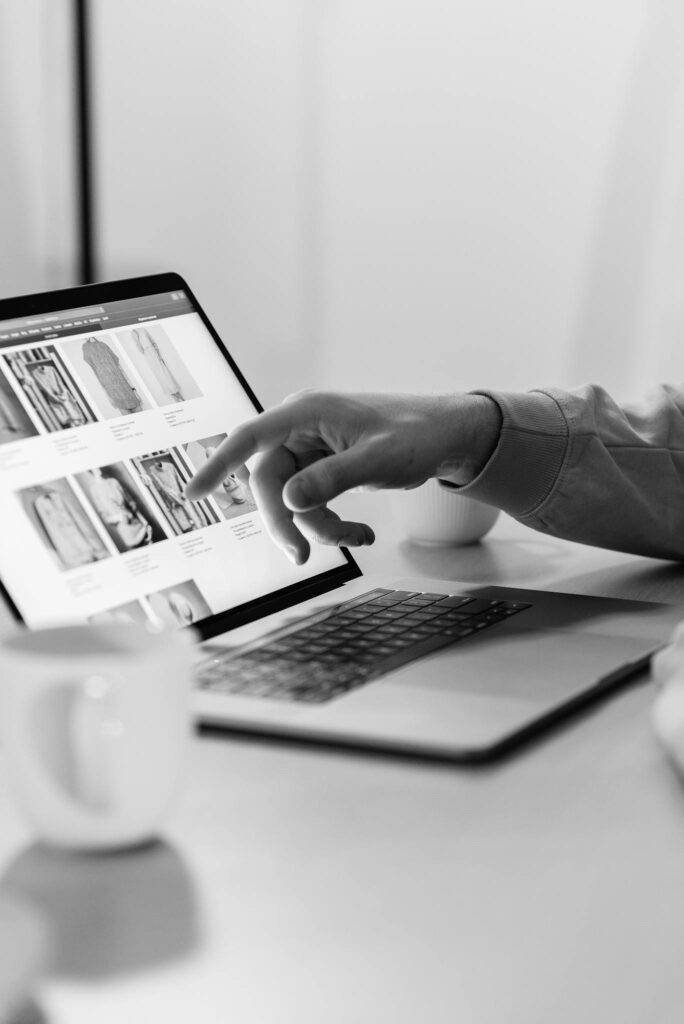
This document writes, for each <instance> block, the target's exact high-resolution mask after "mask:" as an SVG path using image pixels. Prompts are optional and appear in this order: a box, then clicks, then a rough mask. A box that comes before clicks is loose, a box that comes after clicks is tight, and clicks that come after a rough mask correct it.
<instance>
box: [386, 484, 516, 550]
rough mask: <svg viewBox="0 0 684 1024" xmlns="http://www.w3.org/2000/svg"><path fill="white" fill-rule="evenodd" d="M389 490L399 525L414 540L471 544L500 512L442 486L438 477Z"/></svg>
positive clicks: (426, 542)
mask: <svg viewBox="0 0 684 1024" xmlns="http://www.w3.org/2000/svg"><path fill="white" fill-rule="evenodd" d="M389 494H390V506H391V509H392V514H393V516H394V519H395V520H396V522H397V524H398V525H399V528H400V529H401V531H402V533H404V534H405V535H406V536H407V537H408V538H409V540H412V541H415V542H416V543H417V544H433V545H448V544H453V545H458V544H472V543H473V542H474V541H476V540H480V538H481V537H484V535H485V534H486V533H488V532H489V531H490V530H491V528H492V526H493V525H494V523H495V522H496V519H497V517H498V515H499V510H498V509H497V508H493V507H492V506H491V505H483V504H482V502H480V501H475V500H474V499H473V498H467V497H466V496H465V495H462V494H459V492H458V491H454V490H451V489H450V488H447V487H442V486H441V485H440V484H439V483H438V481H437V480H428V481H427V483H424V484H423V485H422V486H421V487H414V488H410V489H409V490H406V491H391V492H389Z"/></svg>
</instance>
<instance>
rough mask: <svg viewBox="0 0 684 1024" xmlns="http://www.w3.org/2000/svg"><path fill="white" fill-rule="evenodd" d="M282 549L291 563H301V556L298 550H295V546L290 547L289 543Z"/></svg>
mask: <svg viewBox="0 0 684 1024" xmlns="http://www.w3.org/2000/svg"><path fill="white" fill-rule="evenodd" d="M283 551H284V552H285V554H286V555H287V557H288V558H289V559H290V561H291V562H292V564H293V565H301V564H302V558H301V556H300V554H299V552H298V551H297V548H294V547H291V546H290V545H288V546H287V547H284V548H283Z"/></svg>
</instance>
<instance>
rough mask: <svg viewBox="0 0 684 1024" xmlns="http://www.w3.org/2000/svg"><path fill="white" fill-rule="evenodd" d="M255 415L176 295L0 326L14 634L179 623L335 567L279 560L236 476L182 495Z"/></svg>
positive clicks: (2, 492)
mask: <svg viewBox="0 0 684 1024" xmlns="http://www.w3.org/2000/svg"><path fill="white" fill-rule="evenodd" d="M254 411H255V410H254V407H253V405H252V402H251V400H250V398H249V396H248V395H247V394H246V393H245V391H244V389H243V387H242V385H241V383H240V381H239V379H238V377H237V376H236V374H235V373H234V372H233V370H232V368H231V366H230V364H229V363H228V361H227V360H226V358H225V357H224V355H223V353H222V352H221V350H220V348H219V347H218V345H217V344H216V342H215V340H214V339H213V337H212V336H211V334H210V332H209V331H208V329H207V328H206V326H205V324H204V322H203V320H202V319H201V317H200V315H199V314H198V313H197V312H196V310H195V309H194V307H193V305H192V303H191V301H190V299H189V297H188V296H187V295H186V293H185V292H182V291H175V292H165V293H163V294H159V295H151V296H142V297H138V298H135V299H130V300H127V301H119V302H109V303H104V304H102V305H93V306H88V307H82V308H80V309H70V310H64V311H62V312H50V313H49V314H45V315H44V316H41V315H33V316H31V317H27V318H24V319H15V320H9V321H7V320H6V321H0V521H1V522H2V524H3V529H2V531H0V577H1V578H2V581H3V583H4V585H5V587H6V588H7V590H8V592H9V594H10V596H11V598H12V599H13V601H14V603H15V605H16V606H17V608H18V610H19V612H20V613H21V615H22V617H23V618H24V620H25V621H26V623H27V624H28V625H29V626H30V627H38V626H46V625H55V624H61V623H64V622H81V621H92V622H99V621H133V622H141V623H152V624H158V625H161V624H167V625H172V626H185V625H190V624H192V623H197V622H200V621H202V620H203V619H205V618H207V617H208V616H210V615H212V614H216V613H219V612H223V611H226V610H228V609H230V608H234V607H237V606H239V605H242V604H244V603H246V602H249V601H252V600H255V599H257V598H259V597H262V596H265V595H267V594H270V593H272V592H273V591H277V590H279V589H281V588H284V587H287V586H289V585H291V584H294V583H297V582H300V581H302V580H306V579H308V578H309V577H313V576H316V575H317V574H319V573H323V572H326V571H327V570H330V569H334V568H337V567H339V566H342V565H344V564H345V557H344V555H343V554H342V553H341V552H340V551H338V550H337V549H330V548H317V549H314V550H313V551H312V554H311V557H310V559H309V561H308V562H307V564H306V565H305V566H298V567H297V566H293V565H291V564H290V563H289V562H288V561H287V560H286V559H285V558H284V557H283V555H282V553H281V552H279V551H278V550H277V549H276V548H275V547H274V545H273V544H272V542H271V541H270V539H269V538H268V536H267V534H266V532H265V529H264V527H263V524H262V521H261V517H260V514H259V512H258V510H257V507H256V503H255V501H254V496H253V494H252V491H251V487H250V479H249V468H248V467H247V466H244V467H242V468H241V469H240V470H239V471H238V472H237V473H234V474H230V475H229V476H227V477H226V478H225V480H223V481H222V482H221V484H220V485H219V486H218V487H217V488H216V489H215V491H214V492H213V493H212V494H211V495H209V496H208V497H207V498H205V499H202V500H200V501H189V500H188V499H187V498H186V497H185V493H184V492H185V485H186V483H187V482H188V480H189V479H190V478H191V476H192V475H193V474H194V472H195V471H196V470H197V469H198V468H200V466H202V465H203V464H204V462H206V460H207V459H208V458H210V456H211V454H212V453H213V451H214V450H215V449H216V448H217V447H218V445H219V444H220V443H221V441H222V440H223V439H224V437H225V436H226V434H227V432H228V431H230V430H232V429H233V428H234V427H235V426H237V424H239V423H240V422H242V421H243V420H245V419H247V418H249V417H250V416H252V415H254Z"/></svg>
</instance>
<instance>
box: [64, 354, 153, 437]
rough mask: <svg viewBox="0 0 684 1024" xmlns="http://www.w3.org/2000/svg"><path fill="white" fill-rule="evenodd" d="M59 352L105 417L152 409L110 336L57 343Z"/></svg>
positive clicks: (109, 417) (130, 368)
mask: <svg viewBox="0 0 684 1024" xmlns="http://www.w3.org/2000/svg"><path fill="white" fill-rule="evenodd" d="M59 351H60V355H62V357H63V358H64V361H65V362H66V363H67V364H68V365H70V366H71V368H72V369H73V371H74V373H75V374H76V376H77V377H78V378H79V379H80V380H81V382H82V384H83V386H84V388H85V390H86V392H87V394H88V397H89V399H90V401H91V402H92V403H93V404H94V405H95V406H96V407H97V409H98V411H99V412H100V414H101V415H102V416H103V417H104V418H105V419H113V418H114V417H116V416H129V415H132V414H133V413H136V412H142V411H144V410H145V409H151V408H152V403H151V402H150V400H149V398H147V397H146V396H145V394H144V393H143V391H142V389H141V387H140V382H139V380H138V379H137V377H136V376H135V373H134V372H133V369H132V367H131V366H130V365H129V364H128V362H127V360H126V359H125V357H123V358H122V353H120V352H119V351H117V347H116V344H115V343H114V342H113V341H112V338H111V337H110V336H109V335H106V334H105V335H98V336H97V337H95V336H91V337H88V338H70V339H67V340H66V341H63V342H60V345H59Z"/></svg>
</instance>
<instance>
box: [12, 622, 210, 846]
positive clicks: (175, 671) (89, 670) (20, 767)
mask: <svg viewBox="0 0 684 1024" xmlns="http://www.w3.org/2000/svg"><path fill="white" fill-rule="evenodd" d="M193 639H194V638H193V637H192V634H190V635H188V634H187V633H174V632H168V633H167V632H163V633H150V632H148V631H147V630H145V629H143V628H142V627H140V626H135V625H131V624H123V623H108V624H103V625H97V626H93V625H89V626H67V627H63V628H56V629H43V630H36V631H33V632H29V631H23V632H20V633H17V634H15V635H14V636H13V637H11V638H9V639H8V640H7V641H5V643H4V644H3V645H2V647H0V679H2V686H0V734H1V738H2V753H3V755H4V761H5V765H6V773H7V777H8V781H9V784H10V788H11V790H12V791H13V793H14V796H15V798H16V802H17V805H18V808H19V810H20V811H21V812H23V815H24V817H25V818H26V819H27V821H28V822H29V824H30V825H31V826H32V828H33V829H34V831H35V833H36V835H37V836H38V837H39V838H40V839H42V840H44V841H45V842H48V843H52V844H53V845H56V846H61V847H67V848H71V849H80V850H97V849H112V848H117V847H122V846H131V845H135V844H138V843H142V842H144V841H146V840H149V839H151V838H152V837H154V836H155V835H156V834H157V830H158V828H159V826H160V824H161V822H162V820H163V818H164V816H165V814H166V812H167V811H168V809H169V807H170V805H171V803H172V800H173V797H174V796H175V794H176V790H177V787H178V782H179V776H180V769H181V766H182V762H183V756H184V753H185V750H186V747H187V740H188V735H189V732H190V721H191V720H190V714H189V707H188V705H189V693H190V687H191V682H192V665H193V654H192V644H193Z"/></svg>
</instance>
